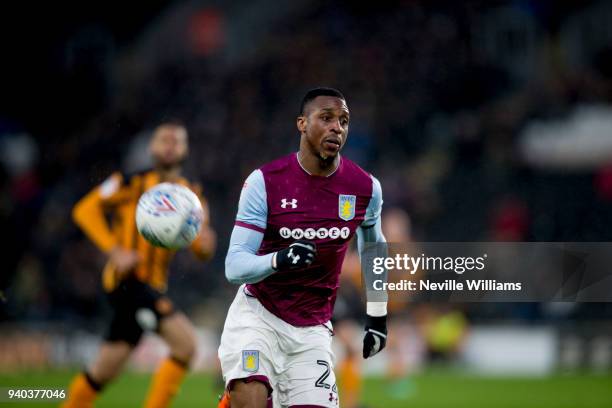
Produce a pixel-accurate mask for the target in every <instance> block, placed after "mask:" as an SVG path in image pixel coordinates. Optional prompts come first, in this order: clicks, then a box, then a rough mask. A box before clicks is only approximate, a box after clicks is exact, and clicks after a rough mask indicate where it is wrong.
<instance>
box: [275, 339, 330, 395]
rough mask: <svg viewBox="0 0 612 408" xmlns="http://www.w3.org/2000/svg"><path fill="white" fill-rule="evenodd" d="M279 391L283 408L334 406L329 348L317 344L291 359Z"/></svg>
mask: <svg viewBox="0 0 612 408" xmlns="http://www.w3.org/2000/svg"><path fill="white" fill-rule="evenodd" d="M279 390H280V391H281V398H280V401H281V404H282V405H283V406H287V407H291V406H296V405H309V406H320V407H338V406H339V398H338V387H337V386H336V375H335V374H334V366H333V354H332V352H331V345H329V346H327V345H320V346H319V347H315V348H312V349H309V350H307V351H304V352H301V353H298V354H296V355H294V356H292V357H291V359H290V360H289V361H288V362H287V371H286V373H285V374H284V376H283V379H282V380H281V381H280V383H279Z"/></svg>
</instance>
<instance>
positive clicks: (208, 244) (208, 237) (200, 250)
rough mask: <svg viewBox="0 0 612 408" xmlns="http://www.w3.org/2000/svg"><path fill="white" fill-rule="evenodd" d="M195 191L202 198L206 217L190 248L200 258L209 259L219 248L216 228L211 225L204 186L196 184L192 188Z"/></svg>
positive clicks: (201, 201)
mask: <svg viewBox="0 0 612 408" xmlns="http://www.w3.org/2000/svg"><path fill="white" fill-rule="evenodd" d="M192 190H193V192H194V193H195V194H196V195H197V196H198V198H199V199H200V203H201V204H202V210H204V219H203V220H202V227H201V229H200V233H199V234H198V236H197V237H196V239H194V240H193V242H192V243H191V245H190V246H189V249H191V252H192V253H193V254H194V255H195V256H196V257H197V258H198V259H200V260H202V261H207V260H209V259H210V258H212V257H213V255H214V254H215V250H216V249H217V234H216V233H215V230H214V229H212V227H211V226H210V213H209V209H208V202H207V201H206V199H205V198H204V196H203V195H202V186H200V185H199V184H196V185H194V186H193V188H192Z"/></svg>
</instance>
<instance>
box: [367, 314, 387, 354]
mask: <svg viewBox="0 0 612 408" xmlns="http://www.w3.org/2000/svg"><path fill="white" fill-rule="evenodd" d="M365 332H366V333H365V336H363V358H368V357H372V356H373V355H374V354H376V353H378V352H379V351H381V350H382V349H384V348H385V345H386V344H387V316H376V317H375V316H366V326H365Z"/></svg>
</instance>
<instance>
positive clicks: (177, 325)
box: [159, 312, 196, 362]
mask: <svg viewBox="0 0 612 408" xmlns="http://www.w3.org/2000/svg"><path fill="white" fill-rule="evenodd" d="M159 335H160V336H161V337H162V338H163V339H164V340H165V341H166V344H168V347H169V348H170V354H172V356H173V357H175V358H178V359H180V360H181V361H185V362H189V361H190V360H191V359H192V358H193V356H194V354H195V350H196V336H195V330H194V328H193V325H192V324H191V322H190V321H189V319H187V317H186V316H185V315H184V314H183V313H181V312H174V313H173V314H172V315H170V316H166V317H163V318H162V319H161V321H160V324H159Z"/></svg>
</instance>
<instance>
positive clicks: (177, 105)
mask: <svg viewBox="0 0 612 408" xmlns="http://www.w3.org/2000/svg"><path fill="white" fill-rule="evenodd" d="M262 3H265V2H262ZM297 3H299V4H300V7H297V6H296V8H295V9H294V10H287V11H285V12H286V13H287V15H286V16H285V17H286V18H282V19H280V21H278V22H276V23H275V24H273V25H271V26H270V27H266V29H263V28H262V30H261V33H260V34H259V35H258V36H257V37H254V38H253V39H252V41H253V44H252V45H245V43H246V44H249V43H248V42H247V39H242V40H239V41H236V40H235V38H234V37H235V32H236V30H235V29H233V26H232V24H236V23H233V22H234V20H233V18H234V16H235V14H236V13H237V11H236V10H235V9H231V8H228V7H225V8H224V7H223V6H216V7H214V8H213V7H210V6H201V7H193V4H192V3H191V2H187V3H186V4H187V6H180V5H177V3H173V5H172V6H168V7H167V9H164V10H162V11H161V12H160V17H158V18H156V19H152V20H151V22H149V23H148V24H147V25H146V26H144V27H143V28H142V34H141V35H140V36H138V37H137V38H136V39H132V40H131V41H129V42H127V43H126V42H123V43H121V44H118V43H116V42H115V40H113V37H112V35H111V32H112V30H111V29H110V28H108V27H104V26H99V25H98V26H95V27H93V28H91V27H87V28H84V29H82V30H80V31H77V33H76V34H74V36H73V37H71V38H70V39H69V40H67V41H66V42H65V43H64V49H63V51H64V60H65V65H64V68H63V69H64V70H65V74H66V77H67V78H68V80H66V81H67V82H66V83H67V84H68V85H69V87H68V88H67V89H66V92H65V93H64V94H63V95H62V94H59V95H57V100H56V101H55V103H56V104H59V105H61V104H62V103H65V106H66V108H65V109H61V108H57V107H56V108H55V110H54V111H55V112H61V114H60V115H59V117H55V118H54V123H53V124H51V125H50V126H53V127H52V128H53V129H55V131H53V132H52V131H48V132H45V131H44V124H40V123H38V124H36V125H35V126H33V125H31V124H30V123H26V122H25V121H23V122H19V121H15V120H12V119H10V118H6V117H0V144H1V145H2V157H1V160H0V163H1V166H0V190H1V191H2V194H1V195H0V197H1V198H0V199H1V201H0V217H1V219H2V225H4V228H5V231H6V233H5V234H3V236H4V241H5V242H4V250H3V253H5V254H6V262H7V264H5V271H7V272H8V273H3V274H2V278H1V279H2V288H3V289H4V290H3V291H2V293H1V295H2V300H1V301H0V320H7V321H13V320H25V321H32V322H35V321H46V320H59V321H67V320H70V321H71V322H72V323H82V324H85V325H88V324H89V325H92V324H95V322H96V321H97V319H95V318H97V317H99V316H101V315H103V313H101V312H103V311H104V302H102V301H101V300H102V297H103V296H102V293H101V289H100V284H99V276H100V271H101V267H102V265H103V263H104V257H103V255H102V254H101V253H99V251H98V250H97V249H96V248H95V247H93V246H92V244H90V243H89V242H88V241H87V239H85V237H84V236H83V235H82V234H81V233H80V232H79V231H78V230H77V228H76V227H75V226H74V225H73V223H72V222H71V220H70V210H71V207H72V205H73V204H74V203H75V202H76V200H78V198H79V197H80V196H82V195H83V194H84V193H85V192H87V191H88V190H89V189H91V188H92V187H94V186H95V185H96V184H97V183H100V182H101V181H103V180H104V179H105V178H106V177H107V176H108V175H109V174H110V173H111V172H112V171H113V170H115V169H123V170H125V171H130V170H135V169H137V168H141V167H144V166H146V165H147V157H146V149H145V144H143V143H144V142H143V141H144V140H146V137H147V135H148V132H149V131H150V130H151V129H152V127H153V126H154V125H155V124H156V123H158V122H159V121H160V120H162V119H164V118H170V117H171V118H180V119H181V120H182V121H184V122H185V123H186V124H187V126H188V128H189V132H190V144H191V146H190V157H189V160H188V162H187V163H186V173H187V175H188V176H190V177H191V178H194V179H198V180H200V181H201V182H202V183H203V185H204V193H205V195H206V196H207V198H208V200H209V202H210V204H211V215H212V217H211V218H212V224H213V226H214V227H215V228H216V229H217V232H218V236H219V252H218V254H217V256H216V257H215V259H214V260H213V261H212V263H210V264H209V265H208V266H206V267H204V268H203V267H202V266H201V265H200V264H197V263H195V262H193V261H192V260H191V258H190V256H189V254H181V256H179V257H178V259H176V261H175V262H174V264H173V266H172V270H173V274H172V277H171V282H170V287H171V293H172V292H173V291H174V292H176V293H180V294H181V296H180V298H178V303H179V304H180V305H181V306H182V307H184V308H187V309H188V310H189V311H190V312H191V313H192V314H193V315H194V316H195V319H196V321H197V320H198V317H199V318H200V321H201V320H205V319H210V318H211V316H214V315H215V313H211V311H219V313H217V314H218V315H219V316H218V319H222V317H223V316H224V310H225V305H226V304H227V303H228V302H229V299H230V296H231V295H228V294H229V293H231V292H233V288H232V287H231V286H230V285H229V284H227V283H226V282H225V280H224V274H223V258H224V255H225V254H224V249H225V248H226V244H227V242H228V239H229V232H230V231H231V228H232V225H233V218H234V216H235V210H236V205H237V201H238V196H239V191H240V187H241V185H242V182H243V180H244V178H245V177H246V176H247V175H248V174H249V172H250V171H252V170H253V169H254V168H256V167H258V166H259V165H261V164H263V163H265V162H266V161H269V160H271V159H273V158H276V157H278V156H281V155H284V154H287V153H289V152H292V151H295V150H297V146H298V133H297V131H296V128H295V117H296V116H297V114H298V108H299V102H300V99H301V96H302V95H303V93H304V92H305V91H306V90H308V89H309V88H311V87H314V86H319V85H326V86H333V87H336V88H338V89H340V90H341V91H342V92H343V93H344V94H345V96H346V97H347V100H348V105H349V109H350V110H351V124H350V136H349V141H348V145H347V146H346V148H345V151H344V154H345V155H346V156H347V157H349V158H351V159H352V160H354V161H356V162H357V163H359V164H360V165H361V166H362V167H364V168H365V169H367V170H369V171H371V172H372V173H373V174H375V175H376V176H377V177H378V178H379V179H380V180H381V182H382V186H383V195H384V200H385V207H387V208H392V207H395V208H397V209H399V210H401V211H404V212H405V213H407V214H408V215H409V219H410V220H409V225H410V229H411V230H410V233H408V234H407V236H409V237H410V239H411V240H414V241H481V240H500V241H609V240H611V237H612V232H611V231H610V228H609V226H610V225H612V144H611V143H610V140H612V136H611V134H610V130H609V129H612V127H608V126H607V124H608V121H611V120H612V105H611V103H612V48H606V46H605V45H606V43H607V44H612V32H610V33H607V32H606V31H605V30H606V28H605V27H600V28H599V30H602V31H601V32H597V38H598V40H599V41H600V43H601V44H599V43H596V44H595V45H596V46H595V45H593V44H594V43H593V42H589V39H590V38H591V37H585V35H586V34H585V32H588V30H587V29H588V28H589V27H591V29H592V26H593V24H592V22H593V19H597V18H598V16H604V17H605V16H607V15H610V14H612V7H610V6H609V5H606V4H604V2H601V3H600V2H594V1H589V2H569V5H568V4H566V3H565V2H562V3H563V4H557V3H558V2H553V1H544V2H535V1H533V2H532V1H517V2H497V1H495V2H484V1H473V2H448V3H438V2H434V3H430V2H425V1H396V2H395V1H394V2H382V4H378V3H376V4H369V5H359V6H358V5H350V4H349V3H350V2H346V3H340V4H337V5H329V4H327V2H312V3H308V2H296V4H297ZM302 3H308V4H307V5H304V4H302ZM257 13H259V14H262V15H265V14H266V13H271V11H270V10H265V9H261V10H258V11H257ZM257 17H258V16H254V17H253V18H255V19H256V18H257ZM259 17H260V18H261V19H262V20H263V17H264V16H259ZM498 23H499V24H498ZM167 27H171V28H172V27H174V29H167ZM162 28H164V29H163V30H162ZM178 28H182V29H178ZM582 28H584V30H583V29H582ZM156 33H157V34H156ZM164 33H165V34H164ZM232 33H234V34H233V36H232ZM606 33H607V34H606ZM606 35H608V37H607V38H606ZM581 41H582V42H581ZM151 42H157V47H153V48H152V47H151V46H150V44H151ZM585 42H588V44H589V46H588V47H587V45H585V44H586V43H585ZM577 50H578V51H579V52H578V51H577ZM232 53H233V54H232ZM240 53H242V54H241V55H242V57H236V56H235V55H236V54H240ZM230 54H231V55H234V57H232V58H229V57H228V55H230ZM62 98H65V99H62ZM0 115H1V113H0ZM62 123H65V124H63V125H61V124H62ZM58 124H59V125H58ZM581 307H582V306H581ZM491 308H492V310H496V313H498V314H497V315H496V317H512V318H516V317H520V318H526V319H533V318H541V317H542V316H543V315H542V313H543V312H542V311H541V309H542V308H540V307H539V306H538V305H531V304H527V305H503V306H502V305H500V306H497V307H496V306H492V307H491ZM578 309H580V308H578ZM584 309H585V310H586V311H583V312H582V313H586V315H587V316H596V315H597V314H599V313H603V314H604V315H610V310H609V308H608V307H607V306H605V305H599V306H597V305H584ZM474 313H476V314H477V312H474ZM487 313H491V312H490V311H489V312H487ZM568 313H578V312H577V311H576V309H575V308H574V309H571V310H570V312H568ZM468 314H469V311H468ZM485 315H487V314H486V313H485ZM582 316H584V314H583V315H582ZM213 324H219V322H213Z"/></svg>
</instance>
